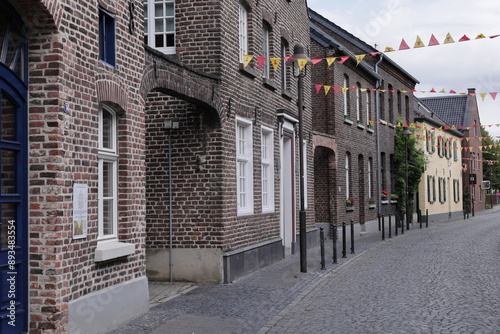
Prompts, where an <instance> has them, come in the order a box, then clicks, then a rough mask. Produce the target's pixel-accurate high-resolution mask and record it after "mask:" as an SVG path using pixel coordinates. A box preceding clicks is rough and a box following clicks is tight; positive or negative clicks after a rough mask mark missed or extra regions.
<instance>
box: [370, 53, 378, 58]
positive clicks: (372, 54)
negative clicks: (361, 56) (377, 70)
mask: <svg viewBox="0 0 500 334" xmlns="http://www.w3.org/2000/svg"><path fill="white" fill-rule="evenodd" d="M378 54H380V52H372V53H369V55H370V56H372V57H375V56H376V55H378Z"/></svg>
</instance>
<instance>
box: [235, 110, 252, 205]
mask: <svg viewBox="0 0 500 334" xmlns="http://www.w3.org/2000/svg"><path fill="white" fill-rule="evenodd" d="M252 157H253V145H252V123H251V122H250V121H249V120H246V119H243V118H239V117H238V118H237V119H236V177H237V184H236V188H237V190H236V191H237V205H238V215H245V214H253V158H252Z"/></svg>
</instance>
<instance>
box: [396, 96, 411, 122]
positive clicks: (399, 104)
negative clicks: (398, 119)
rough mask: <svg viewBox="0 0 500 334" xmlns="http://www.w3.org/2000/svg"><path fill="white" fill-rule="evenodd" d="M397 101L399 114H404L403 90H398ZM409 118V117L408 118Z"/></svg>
mask: <svg viewBox="0 0 500 334" xmlns="http://www.w3.org/2000/svg"><path fill="white" fill-rule="evenodd" d="M396 101H397V104H398V116H402V114H401V113H402V112H403V106H402V105H401V103H402V101H401V91H400V90H398V92H397V93H396ZM407 119H409V118H407Z"/></svg>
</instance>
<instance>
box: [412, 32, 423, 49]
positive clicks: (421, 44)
mask: <svg viewBox="0 0 500 334" xmlns="http://www.w3.org/2000/svg"><path fill="white" fill-rule="evenodd" d="M424 46H425V45H424V42H422V40H421V39H420V37H419V36H418V35H417V41H416V42H415V45H414V46H413V47H414V48H423V47H424Z"/></svg>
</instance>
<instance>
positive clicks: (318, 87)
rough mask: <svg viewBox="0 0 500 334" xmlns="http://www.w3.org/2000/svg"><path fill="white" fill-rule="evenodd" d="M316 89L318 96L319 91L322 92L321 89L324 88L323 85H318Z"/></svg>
mask: <svg viewBox="0 0 500 334" xmlns="http://www.w3.org/2000/svg"><path fill="white" fill-rule="evenodd" d="M314 87H316V94H319V91H320V90H321V87H323V85H319V84H316V85H314Z"/></svg>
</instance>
